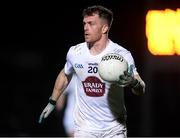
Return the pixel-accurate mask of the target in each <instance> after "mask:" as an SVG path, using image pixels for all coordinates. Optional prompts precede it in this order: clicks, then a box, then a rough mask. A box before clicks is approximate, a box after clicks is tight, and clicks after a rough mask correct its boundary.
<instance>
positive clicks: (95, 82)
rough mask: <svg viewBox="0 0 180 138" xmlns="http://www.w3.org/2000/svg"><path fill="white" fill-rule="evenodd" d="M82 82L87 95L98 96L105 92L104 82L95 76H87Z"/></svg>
mask: <svg viewBox="0 0 180 138" xmlns="http://www.w3.org/2000/svg"><path fill="white" fill-rule="evenodd" d="M82 83H83V88H84V92H85V93H86V95H87V96H91V97H100V96H103V95H104V93H105V83H103V82H101V80H100V79H99V78H97V77H95V76H89V77H87V78H86V79H85V81H83V82H82Z"/></svg>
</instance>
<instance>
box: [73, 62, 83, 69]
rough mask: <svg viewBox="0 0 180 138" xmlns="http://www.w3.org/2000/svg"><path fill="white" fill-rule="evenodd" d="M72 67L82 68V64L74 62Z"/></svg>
mask: <svg viewBox="0 0 180 138" xmlns="http://www.w3.org/2000/svg"><path fill="white" fill-rule="evenodd" d="M74 67H75V68H80V69H82V68H83V65H82V64H78V63H75V64H74Z"/></svg>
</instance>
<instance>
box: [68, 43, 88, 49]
mask: <svg viewBox="0 0 180 138" xmlns="http://www.w3.org/2000/svg"><path fill="white" fill-rule="evenodd" d="M85 45H86V42H82V43H78V44H76V45H73V46H71V47H70V50H73V51H76V50H79V49H82V48H85Z"/></svg>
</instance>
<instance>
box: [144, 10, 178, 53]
mask: <svg viewBox="0 0 180 138" xmlns="http://www.w3.org/2000/svg"><path fill="white" fill-rule="evenodd" d="M146 37H147V39H148V50H149V51H150V52H151V53H152V54H153V55H175V54H177V55H180V9H177V10H176V11H174V10H171V9H165V10H149V11H148V13H147V15H146Z"/></svg>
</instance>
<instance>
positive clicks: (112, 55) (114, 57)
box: [102, 54, 123, 62]
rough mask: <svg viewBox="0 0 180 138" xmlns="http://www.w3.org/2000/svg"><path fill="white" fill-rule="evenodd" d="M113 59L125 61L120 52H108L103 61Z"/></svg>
mask: <svg viewBox="0 0 180 138" xmlns="http://www.w3.org/2000/svg"><path fill="white" fill-rule="evenodd" d="M111 59H115V60H120V61H121V62H122V61H123V57H121V56H120V55H118V54H108V55H106V56H104V57H102V61H106V60H111Z"/></svg>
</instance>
